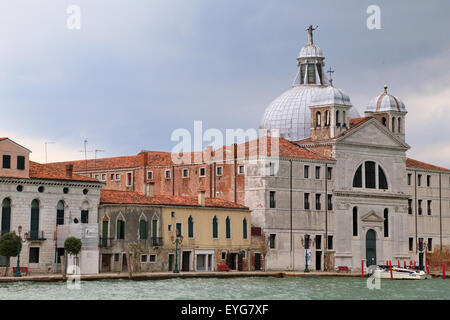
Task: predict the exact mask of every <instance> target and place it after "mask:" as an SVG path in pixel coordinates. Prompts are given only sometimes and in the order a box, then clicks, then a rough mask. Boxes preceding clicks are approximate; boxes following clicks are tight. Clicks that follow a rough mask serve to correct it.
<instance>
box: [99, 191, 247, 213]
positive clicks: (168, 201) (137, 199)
mask: <svg viewBox="0 0 450 320" xmlns="http://www.w3.org/2000/svg"><path fill="white" fill-rule="evenodd" d="M100 204H137V205H166V206H189V207H201V206H200V205H199V204H198V198H196V197H179V196H167V195H155V196H153V197H148V196H145V195H142V194H139V193H137V192H133V191H116V190H107V189H102V190H101V191H100ZM205 207H209V208H226V209H244V210H248V207H246V206H243V205H240V204H238V203H235V202H231V201H227V200H223V199H218V198H214V199H211V198H206V199H205Z"/></svg>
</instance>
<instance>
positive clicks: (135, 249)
mask: <svg viewBox="0 0 450 320" xmlns="http://www.w3.org/2000/svg"><path fill="white" fill-rule="evenodd" d="M128 251H129V252H131V256H132V257H131V259H132V260H133V269H132V270H133V271H135V272H138V271H141V270H140V269H141V268H140V266H141V265H140V257H141V255H142V253H143V252H144V248H143V247H142V244H141V243H140V242H132V243H130V244H129V245H128ZM130 275H131V272H130Z"/></svg>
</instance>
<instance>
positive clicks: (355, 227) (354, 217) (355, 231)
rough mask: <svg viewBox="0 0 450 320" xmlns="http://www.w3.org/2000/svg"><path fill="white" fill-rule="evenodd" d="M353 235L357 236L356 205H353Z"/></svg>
mask: <svg viewBox="0 0 450 320" xmlns="http://www.w3.org/2000/svg"><path fill="white" fill-rule="evenodd" d="M353 236H354V237H356V236H358V207H353Z"/></svg>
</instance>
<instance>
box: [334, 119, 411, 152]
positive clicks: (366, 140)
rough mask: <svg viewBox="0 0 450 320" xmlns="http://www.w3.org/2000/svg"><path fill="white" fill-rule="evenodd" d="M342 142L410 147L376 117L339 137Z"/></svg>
mask: <svg viewBox="0 0 450 320" xmlns="http://www.w3.org/2000/svg"><path fill="white" fill-rule="evenodd" d="M338 141H340V142H346V143H356V144H364V145H377V146H386V147H396V148H409V145H407V144H406V143H405V142H403V141H402V140H400V139H399V138H397V137H396V136H395V135H393V134H392V133H391V132H390V131H389V129H387V128H386V127H384V126H383V125H382V124H381V123H379V122H378V120H376V119H372V120H369V121H367V122H366V123H364V124H362V125H361V126H359V127H357V128H354V129H352V130H351V131H350V132H348V133H347V134H344V135H343V136H342V137H340V138H339V139H338Z"/></svg>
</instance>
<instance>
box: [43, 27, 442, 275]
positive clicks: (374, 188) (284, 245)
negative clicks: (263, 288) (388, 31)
mask: <svg viewBox="0 0 450 320" xmlns="http://www.w3.org/2000/svg"><path fill="white" fill-rule="evenodd" d="M312 31H313V29H312V27H310V28H309V29H308V43H307V44H306V45H305V46H304V47H303V48H302V49H301V51H300V54H299V57H298V58H297V63H298V74H297V76H296V78H295V80H294V83H293V84H292V87H291V88H290V89H289V90H288V91H286V92H284V93H283V94H282V95H280V96H279V97H278V98H276V99H275V100H274V101H273V102H272V103H271V104H270V105H269V107H268V108H267V109H266V110H265V111H264V113H263V116H262V119H261V122H260V129H262V130H264V131H265V132H267V134H265V135H263V136H261V137H260V138H259V139H258V141H257V142H256V143H257V145H258V143H263V142H264V143H267V142H269V143H272V142H274V141H275V140H276V141H277V143H278V145H279V148H278V153H277V154H270V153H269V154H266V155H264V156H258V157H256V158H252V157H251V153H250V149H251V146H250V145H251V142H247V143H244V144H240V145H237V144H235V145H231V146H226V147H224V148H221V149H218V150H211V149H206V150H205V152H203V153H202V155H201V157H200V158H197V157H194V156H192V157H191V159H192V161H190V162H189V163H183V164H174V163H173V162H172V160H171V154H170V153H169V152H154V151H148V150H143V151H141V152H140V153H139V154H137V155H132V156H124V157H115V158H105V159H96V160H88V161H71V162H64V163H54V164H49V167H53V168H55V169H57V168H63V167H64V166H66V165H67V164H71V165H73V167H74V172H76V173H77V174H80V175H84V176H88V177H89V178H94V179H97V180H99V181H101V182H104V183H105V184H106V188H107V189H113V190H122V191H134V192H138V193H144V192H145V189H146V185H148V184H152V185H154V192H155V194H160V195H171V196H195V195H196V194H197V192H198V190H203V191H205V194H206V196H207V197H208V198H212V199H214V198H220V199H225V200H228V201H233V202H236V203H239V204H242V205H245V206H247V207H249V208H250V210H251V211H252V227H253V228H254V229H255V230H259V229H260V230H262V232H263V234H264V236H265V239H266V245H267V252H266V253H265V254H264V255H265V267H266V270H304V269H305V265H306V262H308V268H309V269H312V270H324V269H326V270H333V269H335V268H337V267H339V266H345V267H348V268H350V269H352V270H359V269H360V268H361V264H363V266H364V267H367V266H370V265H373V264H384V263H385V261H386V260H391V261H393V262H394V263H395V264H396V263H401V264H402V265H403V264H404V263H408V264H409V263H410V261H416V262H417V263H418V264H424V263H425V261H424V259H425V255H426V253H427V252H428V253H429V252H433V251H435V250H440V248H442V247H444V246H450V170H449V169H446V168H441V167H438V166H434V165H431V164H427V163H424V162H421V161H418V160H414V159H410V158H408V157H407V151H408V150H409V149H410V146H409V145H408V144H407V142H406V140H407V137H406V136H405V127H406V125H407V120H406V117H407V109H406V106H405V105H404V103H403V102H402V101H401V100H400V99H399V98H398V97H396V96H394V95H392V94H391V93H390V92H389V90H388V88H387V87H385V88H384V90H380V91H381V93H380V94H379V95H377V96H376V97H374V98H373V99H372V100H371V101H369V102H368V105H367V107H366V109H365V110H364V115H363V116H361V115H360V114H359V112H358V111H357V110H356V109H355V108H354V107H353V106H352V104H351V100H350V97H349V96H348V95H347V94H346V93H345V92H344V91H342V90H341V89H339V88H336V87H334V85H333V83H332V79H330V78H329V77H328V76H327V75H326V71H325V70H326V69H325V62H324V60H325V57H324V55H323V53H322V51H321V49H320V48H319V47H318V46H317V45H316V44H315V43H314V42H313V34H312ZM330 71H331V70H330ZM330 74H331V72H330ZM278 133H279V134H280V138H277V134H278ZM239 150H244V152H242V153H241V152H239ZM224 154H225V155H228V157H224V156H223V155H224ZM222 159H226V160H222ZM253 228H252V230H253Z"/></svg>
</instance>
